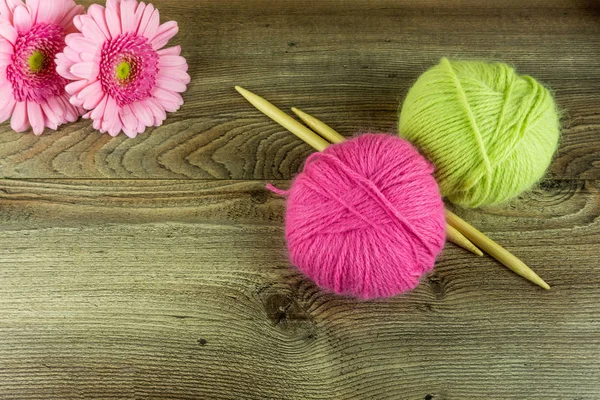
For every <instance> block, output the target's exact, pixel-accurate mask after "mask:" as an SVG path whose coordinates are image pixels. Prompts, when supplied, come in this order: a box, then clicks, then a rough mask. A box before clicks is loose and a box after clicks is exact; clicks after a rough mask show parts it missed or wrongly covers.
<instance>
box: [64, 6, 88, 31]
mask: <svg viewBox="0 0 600 400" xmlns="http://www.w3.org/2000/svg"><path fill="white" fill-rule="evenodd" d="M84 12H85V8H84V7H83V6H81V5H78V6H75V7H73V8H72V9H71V10H69V12H67V13H66V14H65V15H64V16H63V18H62V20H61V21H60V22H59V25H61V26H62V27H64V29H65V33H72V32H74V31H76V29H75V25H73V21H74V18H75V16H76V15H81V14H83V13H84Z"/></svg>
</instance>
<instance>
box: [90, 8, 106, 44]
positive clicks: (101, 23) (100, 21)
mask: <svg viewBox="0 0 600 400" xmlns="http://www.w3.org/2000/svg"><path fill="white" fill-rule="evenodd" d="M104 11H105V8H104V7H102V6H100V5H98V4H92V5H91V6H89V7H88V12H87V13H88V15H90V16H91V17H92V18H94V21H96V25H98V28H100V30H101V31H102V33H103V34H104V37H106V38H107V39H110V37H111V36H110V31H109V30H108V25H107V24H106V17H105V14H104Z"/></svg>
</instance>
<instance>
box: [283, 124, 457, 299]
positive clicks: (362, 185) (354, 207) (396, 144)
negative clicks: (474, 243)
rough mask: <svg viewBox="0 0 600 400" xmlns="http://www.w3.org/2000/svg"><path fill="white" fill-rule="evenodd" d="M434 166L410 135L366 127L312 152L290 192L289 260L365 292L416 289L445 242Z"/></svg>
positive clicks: (331, 283) (327, 282)
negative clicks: (360, 132) (369, 131)
mask: <svg viewBox="0 0 600 400" xmlns="http://www.w3.org/2000/svg"><path fill="white" fill-rule="evenodd" d="M432 173H433V167H432V165H431V164H429V163H428V162H427V161H426V160H425V159H424V158H423V157H422V156H421V155H420V154H419V153H418V152H417V150H416V149H415V148H414V147H413V146H412V145H411V144H410V143H409V142H407V141H405V140H403V139H400V138H398V137H394V136H392V135H387V134H366V135H361V136H359V137H357V138H355V139H353V140H350V141H347V142H344V143H341V144H337V145H332V146H330V147H328V148H327V149H326V150H325V151H324V152H322V153H316V154H313V155H312V156H311V157H310V158H309V159H308V160H307V162H306V166H305V168H304V171H303V172H302V173H301V174H300V175H298V176H297V177H296V179H295V180H294V182H293V184H292V187H291V189H290V190H289V192H288V196H289V198H288V203H287V213H286V238H287V242H288V248H289V253H290V258H291V261H292V262H293V263H294V264H295V265H296V266H297V267H298V268H299V269H300V270H301V271H302V272H303V273H304V274H306V275H307V276H308V277H309V278H311V279H312V280H314V281H315V282H316V283H317V285H319V286H320V287H322V288H324V289H326V290H330V291H333V292H335V293H337V294H342V295H350V296H354V297H358V298H362V299H372V298H379V297H390V296H395V295H397V294H399V293H403V292H406V291H409V290H412V289H414V288H415V287H416V286H417V285H418V283H419V280H420V278H421V277H422V276H423V274H425V273H427V272H429V271H430V270H431V269H432V268H433V265H434V263H435V259H436V257H437V256H438V254H439V253H440V251H441V250H442V247H443V246H444V242H445V226H446V220H445V217H444V204H443V202H442V197H441V195H440V192H439V188H438V185H437V183H436V181H435V179H434V178H433V176H432Z"/></svg>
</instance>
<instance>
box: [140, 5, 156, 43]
mask: <svg viewBox="0 0 600 400" xmlns="http://www.w3.org/2000/svg"><path fill="white" fill-rule="evenodd" d="M153 13H154V6H153V5H152V4H148V5H147V6H146V7H145V8H144V13H143V14H142V18H141V20H140V23H139V26H138V29H137V34H138V36H139V35H143V34H144V31H145V30H146V27H147V26H148V22H149V21H150V18H152V14H153Z"/></svg>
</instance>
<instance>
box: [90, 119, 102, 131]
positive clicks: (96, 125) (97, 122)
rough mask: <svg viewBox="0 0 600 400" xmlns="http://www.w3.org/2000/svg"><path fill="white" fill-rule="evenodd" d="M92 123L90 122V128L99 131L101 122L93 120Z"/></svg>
mask: <svg viewBox="0 0 600 400" xmlns="http://www.w3.org/2000/svg"><path fill="white" fill-rule="evenodd" d="M93 121H94V122H92V126H93V127H94V129H95V130H97V131H99V130H100V129H102V121H100V120H99V119H94V120H93Z"/></svg>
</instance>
